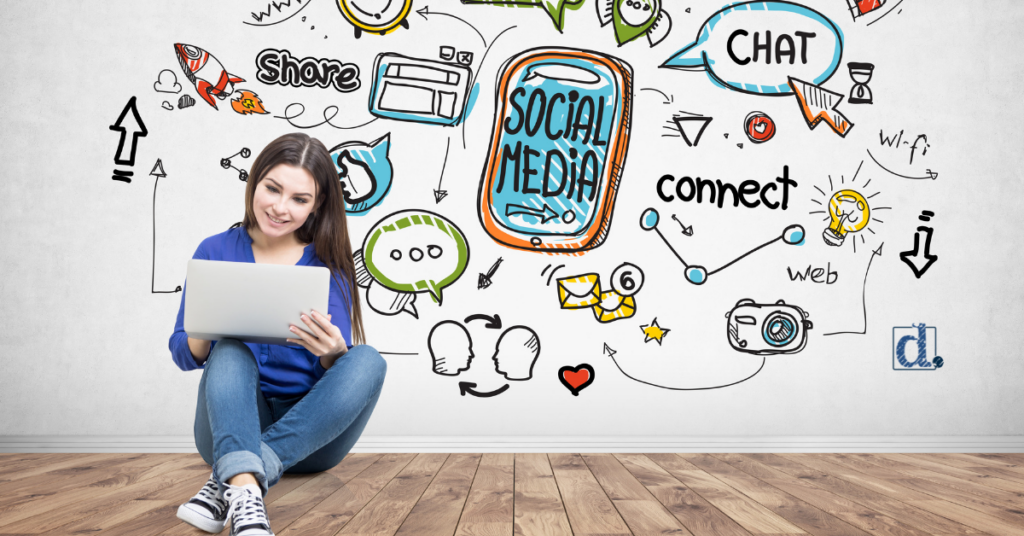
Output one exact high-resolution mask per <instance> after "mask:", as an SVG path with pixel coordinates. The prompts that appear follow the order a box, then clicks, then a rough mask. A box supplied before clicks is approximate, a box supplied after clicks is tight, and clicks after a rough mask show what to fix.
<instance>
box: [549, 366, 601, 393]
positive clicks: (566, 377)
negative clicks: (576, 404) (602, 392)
mask: <svg viewBox="0 0 1024 536" xmlns="http://www.w3.org/2000/svg"><path fill="white" fill-rule="evenodd" d="M558 381H560V382H562V385H564V386H565V387H566V389H568V390H569V391H572V395H573V396H580V391H582V390H583V389H585V388H586V387H587V386H588V385H590V384H592V383H594V367H592V366H590V365H588V364H586V363H583V364H581V365H579V366H576V367H570V366H564V367H562V368H560V369H558Z"/></svg>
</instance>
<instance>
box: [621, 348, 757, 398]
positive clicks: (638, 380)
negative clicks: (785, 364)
mask: <svg viewBox="0 0 1024 536" xmlns="http://www.w3.org/2000/svg"><path fill="white" fill-rule="evenodd" d="M613 352H614V350H613ZM609 357H611V358H612V363H615V368H617V369H619V372H621V373H622V375H623V376H625V377H627V378H629V379H631V380H633V381H635V382H639V383H642V384H644V385H650V386H651V387H658V388H660V389H668V390H670V391H708V390H710V389H721V388H723V387H731V386H733V385H736V384H738V383H743V382H745V381H747V380H749V379H750V378H753V377H754V376H757V375H758V373H760V372H761V369H763V368H764V362H765V358H764V357H761V366H760V367H758V368H757V372H755V373H753V374H751V375H750V376H747V377H746V378H743V379H742V380H739V381H735V382H732V383H727V384H725V385H715V386H714V387H669V386H667V385H658V384H656V383H651V382H645V381H644V380H641V379H639V378H634V377H633V376H630V375H629V374H627V373H626V371H624V370H622V367H621V366H619V362H618V361H617V360H616V359H615V356H614V355H611V356H609Z"/></svg>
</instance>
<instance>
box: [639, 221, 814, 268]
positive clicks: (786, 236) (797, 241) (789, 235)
mask: <svg viewBox="0 0 1024 536" xmlns="http://www.w3.org/2000/svg"><path fill="white" fill-rule="evenodd" d="M660 220H661V217H660V216H659V215H658V211H657V210H655V209H653V208H649V209H647V210H645V211H644V213H643V214H642V215H641V216H640V228H641V229H643V230H645V231H652V230H653V231H654V232H655V233H657V234H658V236H659V237H661V240H662V242H664V243H665V245H666V246H668V249H669V250H671V251H672V254H673V255H675V256H676V258H677V259H679V262H680V263H682V265H683V269H684V271H683V275H684V276H685V277H686V280H687V281H689V282H690V283H693V284H694V285H703V284H704V283H705V282H707V280H708V277H711V276H712V275H714V274H716V273H718V272H721V271H722V270H725V269H726V268H728V267H730V266H732V265H733V264H736V263H737V262H739V261H740V260H742V259H744V258H745V257H747V256H748V255H750V254H752V253H754V252H756V251H758V250H760V249H762V248H765V247H768V246H770V245H772V244H774V243H775V242H778V241H780V240H781V241H782V242H784V243H786V244H789V245H791V246H802V245H803V243H804V236H805V235H804V228H803V227H802V226H800V225H797V224H794V225H790V226H789V227H786V228H785V229H783V230H782V234H780V235H779V236H777V237H775V238H773V239H771V240H769V241H767V242H765V243H764V244H761V245H760V246H757V247H755V248H753V249H751V250H749V251H747V252H746V253H743V254H742V255H740V256H738V257H736V258H735V259H733V260H731V261H729V262H728V263H726V264H724V265H723V266H720V267H718V268H715V269H714V270H708V269H707V268H705V267H703V266H701V265H699V264H688V263H687V262H686V261H684V260H683V258H682V257H681V256H680V255H679V253H678V252H677V251H676V249H675V248H674V247H672V243H671V242H669V240H668V239H667V238H665V235H664V234H662V233H661V230H660V229H658V223H659V221H660Z"/></svg>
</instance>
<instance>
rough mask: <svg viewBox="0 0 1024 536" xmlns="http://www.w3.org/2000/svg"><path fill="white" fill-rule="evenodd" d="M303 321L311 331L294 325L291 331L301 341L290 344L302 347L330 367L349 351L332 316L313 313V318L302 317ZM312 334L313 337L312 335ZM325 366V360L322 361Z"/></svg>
mask: <svg viewBox="0 0 1024 536" xmlns="http://www.w3.org/2000/svg"><path fill="white" fill-rule="evenodd" d="M301 318H302V321H303V322H305V323H306V325H307V326H309V331H308V332H307V331H306V330H304V329H301V328H299V327H296V326H295V324H292V325H291V327H290V328H289V329H291V331H292V333H294V334H296V335H298V336H299V337H300V338H299V339H287V340H288V342H290V343H293V344H298V345H301V346H302V347H303V348H305V349H307V350H309V352H310V353H311V354H313V355H315V356H317V357H322V358H324V360H328V366H329V365H332V364H334V360H335V359H337V358H339V357H341V356H342V355H343V354H344V353H345V352H347V351H348V345H347V344H346V343H345V337H343V336H342V334H341V330H340V329H338V326H335V325H334V324H332V323H331V315H330V314H328V315H327V316H326V317H325V316H324V315H322V314H320V313H318V312H316V311H313V314H312V318H310V317H309V316H307V315H301ZM310 333H312V335H311V334H310ZM320 364H321V365H323V360H321V363H320Z"/></svg>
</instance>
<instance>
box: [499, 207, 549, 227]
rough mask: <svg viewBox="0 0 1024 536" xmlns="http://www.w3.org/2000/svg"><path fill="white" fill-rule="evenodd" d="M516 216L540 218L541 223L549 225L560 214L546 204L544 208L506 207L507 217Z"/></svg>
mask: <svg viewBox="0 0 1024 536" xmlns="http://www.w3.org/2000/svg"><path fill="white" fill-rule="evenodd" d="M516 214H524V215H526V216H536V217H538V218H540V222H541V223H547V222H549V221H551V220H553V219H555V218H557V217H558V213H557V212H555V209H553V208H551V207H550V206H549V205H548V204H547V203H545V204H544V208H533V207H524V206H522V205H513V204H511V203H510V204H508V205H505V215H506V216H514V215H516Z"/></svg>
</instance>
